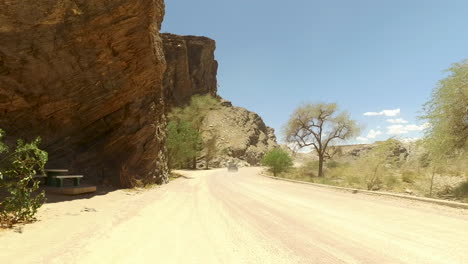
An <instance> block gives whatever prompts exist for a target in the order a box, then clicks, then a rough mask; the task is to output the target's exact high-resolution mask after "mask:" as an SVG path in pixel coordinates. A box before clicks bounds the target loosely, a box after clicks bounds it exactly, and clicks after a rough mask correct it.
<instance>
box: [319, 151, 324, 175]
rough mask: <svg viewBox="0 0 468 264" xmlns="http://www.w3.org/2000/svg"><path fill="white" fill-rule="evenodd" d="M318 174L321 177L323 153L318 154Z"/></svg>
mask: <svg viewBox="0 0 468 264" xmlns="http://www.w3.org/2000/svg"><path fill="white" fill-rule="evenodd" d="M318 176H319V177H323V154H319V171H318Z"/></svg>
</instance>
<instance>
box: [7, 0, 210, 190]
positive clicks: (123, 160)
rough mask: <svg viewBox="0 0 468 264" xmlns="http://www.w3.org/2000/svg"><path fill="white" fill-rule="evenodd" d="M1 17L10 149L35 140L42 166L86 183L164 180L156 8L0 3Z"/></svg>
mask: <svg viewBox="0 0 468 264" xmlns="http://www.w3.org/2000/svg"><path fill="white" fill-rule="evenodd" d="M0 10H1V12H0V115H1V118H0V128H3V129H4V130H6V131H7V133H8V135H9V136H10V140H11V141H12V140H13V139H16V138H19V137H21V138H33V137H36V136H41V137H42V139H43V144H42V146H43V147H44V148H45V149H46V150H47V151H48V152H49V160H50V162H49V164H48V166H49V167H56V168H62V167H63V168H70V169H71V170H72V171H74V172H77V173H83V174H85V175H86V178H87V179H94V180H95V181H98V180H102V181H111V182H113V183H115V184H120V185H121V186H129V185H131V184H133V183H134V182H135V181H143V182H159V183H162V182H165V181H167V168H166V161H165V153H164V152H165V148H164V138H165V135H164V134H165V132H164V130H165V120H164V102H163V98H162V91H163V89H162V88H163V74H164V72H165V69H166V67H165V60H164V55H163V45H162V40H161V38H160V36H159V33H158V32H159V29H160V25H161V22H162V19H163V15H164V3H163V1H162V0H132V1H130V0H87V1H82V0H41V1H37V0H21V1H6V2H5V1H2V2H0ZM186 43H187V45H186V47H188V48H187V49H188V50H190V52H189V53H190V56H191V57H197V56H198V57H199V58H200V59H201V58H203V56H204V54H205V53H204V52H203V49H197V47H198V46H197V44H196V43H198V42H197V41H191V40H190V41H187V42H186ZM189 43H190V44H189ZM213 46H214V44H213ZM168 58H169V59H171V56H168ZM199 61H200V60H194V61H193V63H195V62H199ZM192 68H193V67H192V65H189V69H192ZM208 68H209V70H210V71H212V70H213V69H214V68H215V66H214V65H213V66H211V67H208ZM189 72H190V73H191V75H190V76H191V77H193V78H194V80H197V79H196V77H197V76H203V75H204V74H205V73H203V72H196V71H195V72H193V70H190V71H189ZM197 85H198V84H197ZM202 85H204V84H199V87H201V86H202ZM193 89H196V88H193ZM208 89H213V88H212V87H211V86H210V88H208Z"/></svg>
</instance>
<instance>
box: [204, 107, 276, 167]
mask: <svg viewBox="0 0 468 264" xmlns="http://www.w3.org/2000/svg"><path fill="white" fill-rule="evenodd" d="M203 130H204V131H205V132H208V134H210V135H216V136H217V140H216V141H217V142H216V144H217V149H218V150H219V153H217V156H216V158H214V159H213V160H212V161H211V164H210V166H212V167H226V166H227V164H228V162H229V161H235V162H236V163H237V164H239V165H241V166H255V165H259V163H260V161H261V159H262V158H263V155H264V154H265V153H266V152H267V151H268V150H271V149H273V148H275V147H278V144H277V143H276V136H275V131H274V129H273V128H270V127H268V126H266V125H265V123H264V122H263V120H262V118H261V117H260V116H259V115H258V114H256V113H254V112H251V111H248V110H247V109H244V108H242V107H236V106H233V105H232V104H231V102H229V101H225V100H222V101H221V102H220V107H219V108H216V109H213V110H212V111H210V112H209V113H208V115H207V117H206V118H205V120H204V126H203ZM200 166H204V164H203V162H201V163H200Z"/></svg>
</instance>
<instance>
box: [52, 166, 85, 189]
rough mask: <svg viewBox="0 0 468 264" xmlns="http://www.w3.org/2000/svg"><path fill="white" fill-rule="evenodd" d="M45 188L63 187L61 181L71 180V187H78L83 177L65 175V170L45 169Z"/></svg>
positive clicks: (66, 172) (66, 171)
mask: <svg viewBox="0 0 468 264" xmlns="http://www.w3.org/2000/svg"><path fill="white" fill-rule="evenodd" d="M44 172H45V173H46V184H47V186H55V187H63V180H65V179H73V186H80V180H81V178H83V175H67V174H68V170H67V169H45V170H44Z"/></svg>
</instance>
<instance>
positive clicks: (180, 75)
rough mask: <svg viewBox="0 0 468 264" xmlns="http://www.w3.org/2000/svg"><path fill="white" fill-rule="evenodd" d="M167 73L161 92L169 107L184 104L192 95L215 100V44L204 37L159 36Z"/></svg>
mask: <svg viewBox="0 0 468 264" xmlns="http://www.w3.org/2000/svg"><path fill="white" fill-rule="evenodd" d="M161 36H162V39H163V43H164V54H165V56H166V61H167V70H166V73H165V75H164V89H165V93H166V100H167V103H168V104H169V105H171V106H181V105H184V104H186V103H187V102H188V101H189V100H190V97H191V96H192V95H194V94H211V95H212V96H217V89H218V87H217V80H216V75H217V71H218V62H217V61H216V60H215V57H214V51H215V48H216V44H215V41H214V40H212V39H209V38H206V37H197V36H178V35H174V34H168V33H164V34H161Z"/></svg>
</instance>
